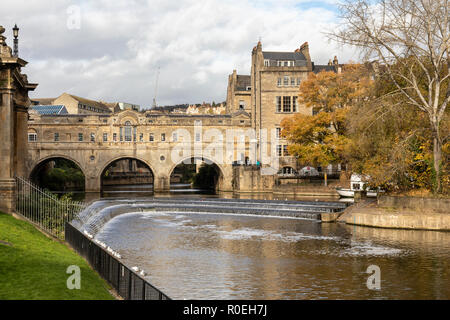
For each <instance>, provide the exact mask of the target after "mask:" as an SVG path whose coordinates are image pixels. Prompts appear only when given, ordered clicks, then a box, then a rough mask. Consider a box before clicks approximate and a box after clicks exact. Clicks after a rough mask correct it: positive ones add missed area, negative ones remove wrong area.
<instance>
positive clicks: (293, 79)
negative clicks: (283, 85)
mask: <svg viewBox="0 0 450 320" xmlns="http://www.w3.org/2000/svg"><path fill="white" fill-rule="evenodd" d="M291 86H295V78H294V77H292V78H291Z"/></svg>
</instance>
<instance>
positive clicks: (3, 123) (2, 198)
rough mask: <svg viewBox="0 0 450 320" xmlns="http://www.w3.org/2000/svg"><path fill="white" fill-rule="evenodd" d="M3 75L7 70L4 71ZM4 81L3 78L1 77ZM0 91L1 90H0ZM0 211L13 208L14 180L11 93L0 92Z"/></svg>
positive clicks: (5, 90)
mask: <svg viewBox="0 0 450 320" xmlns="http://www.w3.org/2000/svg"><path fill="white" fill-rule="evenodd" d="M2 73H3V75H5V73H7V76H8V77H9V70H4V71H3V72H2ZM3 79H4V77H3ZM0 90H1V89H0ZM0 95H1V99H0V139H1V140H2V141H1V143H0V211H3V212H7V213H11V212H12V211H13V210H14V208H15V201H14V200H15V193H14V189H15V180H14V109H13V104H12V91H11V90H9V89H3V90H1V91H0Z"/></svg>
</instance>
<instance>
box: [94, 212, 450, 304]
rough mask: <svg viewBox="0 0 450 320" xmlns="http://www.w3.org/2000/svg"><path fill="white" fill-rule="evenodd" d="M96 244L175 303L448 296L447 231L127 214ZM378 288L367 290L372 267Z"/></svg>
mask: <svg viewBox="0 0 450 320" xmlns="http://www.w3.org/2000/svg"><path fill="white" fill-rule="evenodd" d="M97 238H98V239H99V240H101V241H104V242H106V243H107V244H108V245H110V246H111V247H113V248H114V249H115V250H117V251H119V253H120V254H121V255H122V257H123V259H124V261H125V263H126V264H127V265H129V266H135V265H136V266H139V267H141V268H143V269H144V270H146V271H147V273H148V276H147V278H148V280H149V281H150V282H151V283H153V284H154V285H156V286H157V287H159V288H160V289H161V290H163V291H164V292H165V293H167V294H168V295H169V296H170V297H172V298H176V299H185V298H186V299H448V298H450V288H449V287H448V283H450V282H449V281H450V268H449V263H448V261H450V259H449V258H450V241H449V240H450V234H449V233H444V232H434V231H412V230H387V229H375V228H365V227H353V226H347V225H343V224H321V223H319V222H318V221H315V220H304V219H303V220H300V219H286V218H285V219H279V218H268V217H255V216H239V215H238V216H237V215H226V214H198V213H182V214H180V213H175V212H146V213H142V212H140V213H129V214H124V215H121V216H118V217H116V218H114V219H113V220H111V221H110V222H109V223H107V224H106V225H105V227H104V228H103V229H102V230H101V232H100V233H99V234H98V235H97ZM372 264H375V265H378V266H379V267H380V269H381V290H380V291H371V290H368V289H367V287H366V281H367V277H368V274H367V273H366V270H367V267H368V266H369V265H372Z"/></svg>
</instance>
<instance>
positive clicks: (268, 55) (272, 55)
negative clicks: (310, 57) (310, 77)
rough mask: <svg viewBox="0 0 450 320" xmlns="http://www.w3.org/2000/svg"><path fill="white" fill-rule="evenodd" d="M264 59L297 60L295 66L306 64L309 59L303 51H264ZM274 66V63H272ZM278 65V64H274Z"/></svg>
mask: <svg viewBox="0 0 450 320" xmlns="http://www.w3.org/2000/svg"><path fill="white" fill-rule="evenodd" d="M262 54H263V57H264V59H267V60H273V61H279V60H281V61H295V66H305V65H306V62H307V59H306V57H305V56H304V55H303V53H301V52H274V51H263V52H262ZM270 65H271V66H272V64H270ZM274 65H276V64H274Z"/></svg>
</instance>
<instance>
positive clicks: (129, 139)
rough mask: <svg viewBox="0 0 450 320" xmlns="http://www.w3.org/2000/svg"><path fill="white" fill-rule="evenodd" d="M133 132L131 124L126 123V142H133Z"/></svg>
mask: <svg viewBox="0 0 450 320" xmlns="http://www.w3.org/2000/svg"><path fill="white" fill-rule="evenodd" d="M131 132H132V127H131V122H130V121H127V122H125V141H131V140H132V136H131Z"/></svg>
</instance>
